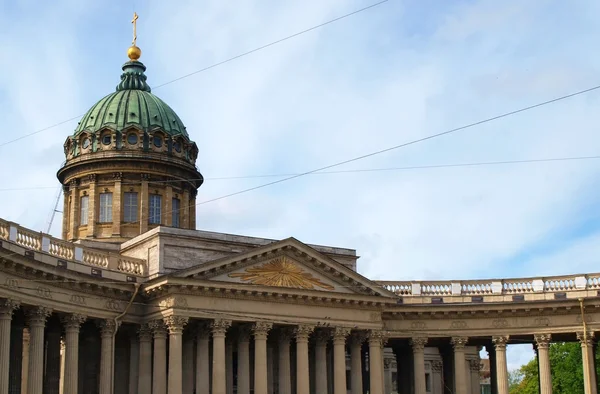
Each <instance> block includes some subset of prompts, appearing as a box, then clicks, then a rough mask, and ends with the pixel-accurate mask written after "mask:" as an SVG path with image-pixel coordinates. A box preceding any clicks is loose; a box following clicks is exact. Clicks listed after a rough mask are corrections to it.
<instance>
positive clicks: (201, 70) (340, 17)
mask: <svg viewBox="0 0 600 394" xmlns="http://www.w3.org/2000/svg"><path fill="white" fill-rule="evenodd" d="M388 1H389V0H383V1H379V2H377V3H374V4H371V5H369V6H366V7H363V8H360V9H358V10H355V11H352V12H350V13H348V14H344V15H342V16H339V17H337V18H334V19H331V20H329V21H327V22H323V23H321V24H318V25H316V26H313V27H311V28H308V29H305V30H302V31H299V32H297V33H294V34H292V35H290V36H287V37H284V38H280V39H279V40H276V41H273V42H270V43H268V44H265V45H262V46H260V47H258V48H255V49H252V50H250V51H247V52H244V53H241V54H239V55H236V56H233V57H230V58H229V59H226V60H223V61H220V62H218V63H214V64H212V65H210V66H208V67H204V68H201V69H199V70H196V71H194V72H191V73H189V74H185V75H182V76H180V77H177V78H175V79H172V80H170V81H168V82H165V83H162V84H160V85H157V86H154V87H153V89H155V90H156V89H160V88H161V87H163V86H166V85H169V84H172V83H174V82H177V81H180V80H182V79H184V78H188V77H191V76H193V75H196V74H199V73H201V72H204V71H207V70H210V69H212V68H215V67H218V66H221V65H223V64H225V63H229V62H232V61H234V60H237V59H239V58H241V57H244V56H248V55H250V54H253V53H255V52H258V51H261V50H263V49H266V48H269V47H271V46H274V45H277V44H280V43H282V42H284V41H287V40H290V39H292V38H295V37H298V36H300V35H302V34H305V33H308V32H311V31H313V30H316V29H319V28H321V27H324V26H327V25H330V24H332V23H334V22H337V21H340V20H342V19H345V18H348V17H350V16H353V15H356V14H358V13H361V12H363V11H367V10H369V9H371V8H374V7H377V6H378V5H381V4H383V3H387V2H388ZM84 115H85V114H81V115H78V116H74V117H72V118H69V119H67V120H63V121H62V122H58V123H55V124H53V125H51V126H48V127H44V128H43V129H39V130H36V131H34V132H32V133H29V134H24V135H22V136H20V137H17V138H15V139H12V140H9V141H6V142H3V143H1V144H0V148H1V147H3V146H6V145H8V144H12V143H14V142H17V141H20V140H22V139H25V138H28V137H31V136H34V135H36V134H39V133H41V132H43V131H46V130H50V129H53V128H55V127H58V126H61V125H63V124H65V123H69V122H71V121H74V120H77V119H81V118H82V117H83V116H84Z"/></svg>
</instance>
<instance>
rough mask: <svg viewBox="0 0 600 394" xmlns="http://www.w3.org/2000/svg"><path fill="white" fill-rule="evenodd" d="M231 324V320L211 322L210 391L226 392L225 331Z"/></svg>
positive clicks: (222, 393) (213, 393)
mask: <svg viewBox="0 0 600 394" xmlns="http://www.w3.org/2000/svg"><path fill="white" fill-rule="evenodd" d="M230 326H231V320H221V319H218V320H214V321H213V322H212V325H211V328H212V335H213V362H212V366H213V370H212V393H211V394H226V384H225V379H226V378H225V333H226V332H227V329H228V328H229V327H230Z"/></svg>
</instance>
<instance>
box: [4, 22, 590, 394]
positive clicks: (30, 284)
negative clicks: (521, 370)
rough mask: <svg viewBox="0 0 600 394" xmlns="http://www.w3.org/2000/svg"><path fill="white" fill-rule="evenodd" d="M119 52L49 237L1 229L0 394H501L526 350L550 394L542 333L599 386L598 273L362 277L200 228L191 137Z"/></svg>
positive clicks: (352, 261)
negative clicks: (113, 80)
mask: <svg viewBox="0 0 600 394" xmlns="http://www.w3.org/2000/svg"><path fill="white" fill-rule="evenodd" d="M135 19H136V18H134V21H135ZM134 26H135V24H134ZM134 34H135V33H134ZM127 55H128V57H129V61H127V62H126V63H125V64H124V65H123V67H122V70H123V72H122V74H121V80H120V82H119V83H118V85H117V87H116V90H115V91H114V92H113V93H111V94H109V95H107V96H105V97H104V98H102V99H100V100H99V101H98V102H97V103H96V104H94V105H93V106H92V107H91V108H90V109H89V111H88V112H87V113H86V114H85V115H84V116H83V118H82V119H81V120H80V122H79V123H78V125H77V127H76V129H75V131H74V132H73V134H72V135H69V136H68V137H67V138H66V141H65V143H64V153H65V156H66V161H65V163H64V165H63V166H62V167H61V168H60V169H58V173H57V177H58V180H59V181H60V183H61V184H62V186H63V192H64V209H63V220H62V239H58V238H55V237H53V236H51V235H49V234H45V233H41V232H38V231H34V230H31V229H27V228H24V227H22V226H20V225H19V224H17V223H13V222H9V221H6V220H2V219H0V393H9V394H59V393H60V394H96V393H99V394H234V393H236V394H250V393H253V394H367V393H368V394H482V393H494V394H508V371H507V359H506V348H507V345H510V344H523V343H525V344H531V345H532V347H533V349H534V350H535V353H536V358H537V361H538V365H539V376H540V382H539V383H540V390H541V393H543V394H550V393H552V381H551V374H550V368H551V364H550V363H551V360H550V357H549V352H548V348H549V345H550V343H551V342H553V341H556V342H564V341H577V342H578V343H580V345H581V349H582V355H583V358H582V362H583V371H584V376H583V379H584V385H585V388H586V392H585V394H596V393H597V376H596V374H595V371H596V365H595V357H594V355H595V353H596V341H595V338H596V335H597V332H598V331H599V330H600V274H597V273H594V274H576V275H571V276H561V277H535V278H515V279H511V278H498V279H486V280H460V279H457V280H452V281H419V280H414V281H373V280H370V279H368V278H366V277H364V276H362V275H360V274H359V273H358V272H357V261H358V256H357V253H356V251H355V250H353V249H345V248H338V247H331V246H323V245H309V244H305V243H303V242H302V241H301V240H297V239H295V238H291V237H290V238H286V239H282V240H275V239H264V238H256V237H250V236H242V235H232V234H224V233H215V232H208V231H202V230H197V229H196V211H195V207H196V196H197V193H198V190H199V188H200V187H201V186H202V183H203V177H202V174H201V173H200V172H199V171H198V169H197V167H196V160H197V156H198V147H197V146H196V143H195V142H194V141H192V139H191V137H192V136H193V135H194V132H193V130H190V131H189V132H188V130H187V129H186V127H185V126H184V122H183V121H182V119H180V118H179V116H178V115H177V113H176V112H175V111H174V110H173V109H171V107H169V106H168V105H167V104H166V103H165V102H164V101H162V100H161V99H160V98H158V97H157V96H155V95H154V94H153V93H152V91H151V87H150V85H149V84H148V82H147V77H146V66H145V65H144V64H143V63H141V62H140V57H141V50H140V49H139V48H138V47H137V46H136V45H135V39H134V44H133V46H132V47H130V48H129V50H128V52H127ZM482 352H487V354H488V358H486V360H485V363H483V362H482V360H480V354H481V353H482ZM488 359H489V362H488ZM484 364H485V365H487V367H486V371H487V372H486V374H485V375H486V376H484V374H483V373H482V371H481V369H482V365H484ZM483 382H485V384H483Z"/></svg>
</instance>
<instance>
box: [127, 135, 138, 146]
mask: <svg viewBox="0 0 600 394" xmlns="http://www.w3.org/2000/svg"><path fill="white" fill-rule="evenodd" d="M137 138H138V137H137V134H134V133H131V134H129V135H128V136H127V142H128V143H129V144H130V145H135V144H137V141H138V140H137Z"/></svg>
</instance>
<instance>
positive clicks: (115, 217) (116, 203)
mask: <svg viewBox="0 0 600 394" xmlns="http://www.w3.org/2000/svg"><path fill="white" fill-rule="evenodd" d="M113 177H114V178H115V190H114V191H113V195H112V204H113V205H112V235H113V237H120V236H121V195H122V193H121V184H122V182H121V180H122V179H123V173H121V172H115V173H114V174H113Z"/></svg>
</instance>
